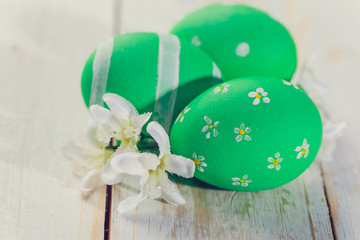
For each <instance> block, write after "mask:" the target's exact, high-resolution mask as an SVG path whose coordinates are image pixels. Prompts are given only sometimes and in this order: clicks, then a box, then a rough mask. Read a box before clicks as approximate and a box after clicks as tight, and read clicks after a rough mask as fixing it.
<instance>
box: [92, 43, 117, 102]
mask: <svg viewBox="0 0 360 240" xmlns="http://www.w3.org/2000/svg"><path fill="white" fill-rule="evenodd" d="M113 45H114V40H113V38H111V39H109V40H108V41H106V42H103V43H102V44H100V46H99V47H98V48H97V50H96V53H95V57H94V62H93V78H92V84H91V94H90V106H91V105H94V104H98V105H100V106H103V104H104V102H103V99H102V97H103V95H104V94H105V93H106V84H107V79H108V74H109V68H110V61H111V55H112V51H113Z"/></svg>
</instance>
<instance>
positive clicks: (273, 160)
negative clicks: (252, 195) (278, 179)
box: [268, 152, 284, 171]
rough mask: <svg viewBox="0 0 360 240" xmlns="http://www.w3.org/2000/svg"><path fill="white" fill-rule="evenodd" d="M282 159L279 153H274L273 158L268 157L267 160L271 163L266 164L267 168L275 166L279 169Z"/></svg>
mask: <svg viewBox="0 0 360 240" xmlns="http://www.w3.org/2000/svg"><path fill="white" fill-rule="evenodd" d="M283 160H284V159H282V158H281V157H280V153H278V152H277V153H276V154H275V158H272V157H269V158H268V162H269V163H271V164H270V165H268V168H269V169H273V168H275V169H276V170H277V171H279V170H280V168H281V166H280V163H281V162H282V161H283Z"/></svg>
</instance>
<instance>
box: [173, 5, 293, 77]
mask: <svg viewBox="0 0 360 240" xmlns="http://www.w3.org/2000/svg"><path fill="white" fill-rule="evenodd" d="M171 33H173V34H175V35H177V36H179V37H181V38H184V39H187V40H188V41H190V42H191V43H192V44H193V45H195V46H198V47H199V48H201V49H203V50H204V51H205V52H206V53H207V54H208V55H209V56H210V57H211V58H213V59H214V60H215V62H216V64H217V65H218V66H219V68H220V70H221V73H222V75H223V80H231V79H234V78H238V77H244V76H272V77H278V78H282V79H285V80H289V79H291V77H292V76H293V74H294V72H295V69H296V65H297V54H296V47H295V43H294V40H293V38H292V37H291V35H290V33H289V32H288V30H287V29H286V28H285V27H284V26H283V25H282V24H281V23H279V22H278V21H276V20H275V19H274V18H272V17H271V16H269V15H268V14H267V13H265V12H263V11H260V10H257V9H255V8H252V7H249V6H245V5H241V4H234V5H224V4H212V5H209V6H207V7H204V8H202V9H199V10H197V11H194V12H192V13H190V14H189V15H187V16H186V17H185V18H183V20H181V21H180V22H178V23H177V24H176V25H175V26H174V27H173V29H172V30H171Z"/></svg>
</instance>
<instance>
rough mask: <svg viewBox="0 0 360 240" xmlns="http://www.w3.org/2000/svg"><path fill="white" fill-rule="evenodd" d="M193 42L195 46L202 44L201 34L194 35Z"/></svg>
mask: <svg viewBox="0 0 360 240" xmlns="http://www.w3.org/2000/svg"><path fill="white" fill-rule="evenodd" d="M191 43H192V45H195V46H197V47H199V46H200V45H201V42H200V39H199V36H193V37H192V38H191Z"/></svg>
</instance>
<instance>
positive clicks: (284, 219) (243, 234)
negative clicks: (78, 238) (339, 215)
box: [110, 0, 333, 239]
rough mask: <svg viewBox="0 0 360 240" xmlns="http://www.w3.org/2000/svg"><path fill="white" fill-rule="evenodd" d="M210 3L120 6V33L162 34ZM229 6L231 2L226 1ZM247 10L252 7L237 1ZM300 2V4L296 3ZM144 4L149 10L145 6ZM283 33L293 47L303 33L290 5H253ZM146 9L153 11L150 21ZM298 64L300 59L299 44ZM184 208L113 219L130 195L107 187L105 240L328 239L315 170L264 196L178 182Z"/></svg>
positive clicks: (150, 204)
mask: <svg viewBox="0 0 360 240" xmlns="http://www.w3.org/2000/svg"><path fill="white" fill-rule="evenodd" d="M211 2H213V1H196V2H193V1H176V2H174V1H172V2H171V3H169V2H168V1H162V0H158V1H152V2H151V3H144V2H142V4H141V5H140V6H139V2H138V1H133V0H132V1H124V2H123V18H122V19H123V22H122V28H123V29H124V31H125V32H129V31H158V32H167V31H168V30H169V29H170V28H171V26H172V25H173V24H174V23H175V22H176V21H177V20H179V19H180V18H181V17H183V16H184V15H185V14H186V13H187V12H190V11H191V10H193V9H195V8H198V7H200V6H203V5H206V4H208V3H211ZM227 2H229V3H230V2H235V1H227ZM242 2H243V3H247V4H251V5H254V4H252V3H253V2H252V1H242ZM297 2H300V1H297ZM147 4H149V5H147ZM255 4H256V5H255V6H256V7H260V8H262V9H264V10H267V11H269V12H270V13H271V14H272V15H273V16H275V17H276V18H277V19H279V20H281V21H283V22H289V23H290V25H291V26H289V28H290V29H291V31H292V32H293V35H294V36H295V38H296V39H298V41H299V42H301V40H302V39H303V38H304V37H305V36H304V34H305V33H306V32H305V30H304V29H306V28H304V27H303V26H302V25H301V23H300V22H298V19H301V17H303V15H302V12H301V10H296V4H294V6H290V5H289V4H285V3H283V2H282V1H276V0H275V1H259V2H256V3H255ZM148 9H156V12H157V14H156V16H153V15H150V14H151V11H148ZM299 49H300V51H301V54H300V56H301V57H300V60H302V59H304V58H305V57H306V51H305V50H303V49H306V45H305V44H302V43H301V44H300V47H299ZM178 186H179V188H180V191H181V192H182V193H183V195H184V197H185V199H186V200H187V204H186V205H185V206H179V207H175V206H171V205H169V204H166V203H163V202H160V201H151V200H146V201H145V202H144V203H143V204H142V205H141V206H139V207H138V208H137V210H134V211H133V212H130V213H127V214H122V215H120V214H118V213H117V211H116V206H117V204H118V203H119V202H120V201H121V200H123V199H125V198H126V197H128V196H130V195H134V194H136V193H137V192H136V189H138V186H137V182H136V180H134V179H133V178H130V179H128V180H127V181H126V182H125V183H123V184H121V185H119V186H116V187H113V199H112V209H111V211H112V214H111V221H110V222H111V233H110V239H144V238H147V239H333V232H332V228H331V223H330V218H329V209H328V206H327V201H326V197H325V193H324V185H323V180H322V175H321V169H320V168H319V164H318V163H315V164H313V165H312V166H311V167H310V168H309V169H308V170H307V171H306V172H305V173H304V174H303V175H302V176H301V177H299V178H298V179H296V180H295V181H293V182H291V183H289V184H287V185H285V186H283V187H280V188H277V189H274V190H269V191H263V192H258V193H241V192H238V193H236V194H235V195H233V194H234V193H233V192H230V191H224V190H217V189H212V188H211V187H210V188H209V186H204V185H203V184H201V183H199V182H198V181H196V180H192V181H190V183H189V182H183V181H179V182H178Z"/></svg>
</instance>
